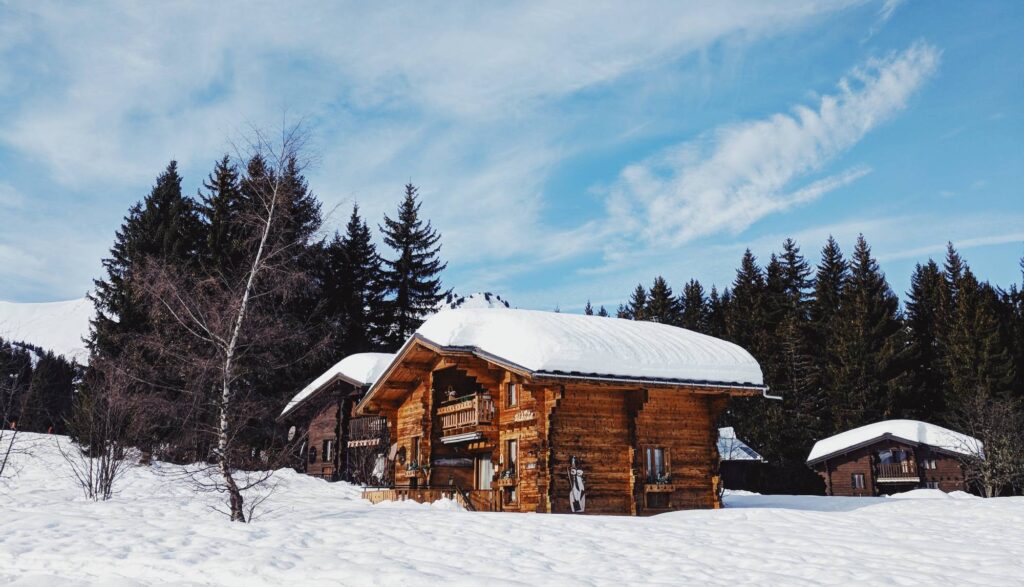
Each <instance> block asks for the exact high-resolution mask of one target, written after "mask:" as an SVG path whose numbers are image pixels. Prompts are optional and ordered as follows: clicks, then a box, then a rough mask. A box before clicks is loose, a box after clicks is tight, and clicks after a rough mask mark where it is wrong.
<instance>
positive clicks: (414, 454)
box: [409, 436, 420, 466]
mask: <svg viewBox="0 0 1024 587" xmlns="http://www.w3.org/2000/svg"><path fill="white" fill-rule="evenodd" d="M410 452H411V454H410V455H409V461H410V462H412V463H416V465H417V466H419V464H420V437H419V436H413V437H412V450H411V451H410Z"/></svg>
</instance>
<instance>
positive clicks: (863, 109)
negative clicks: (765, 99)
mask: <svg viewBox="0 0 1024 587" xmlns="http://www.w3.org/2000/svg"><path fill="white" fill-rule="evenodd" d="M938 64H939V51H938V50H937V49H936V48H934V47H933V46H931V45H928V44H925V43H916V44H914V45H912V46H911V47H910V48H908V49H906V50H905V51H902V52H900V53H895V54H892V55H889V56H888V57H885V58H883V59H872V60H870V61H868V62H867V63H866V64H864V65H863V66H861V67H857V68H856V69H854V70H853V71H852V72H851V73H850V74H849V75H847V76H846V77H844V78H843V79H842V80H840V82H839V84H838V91H837V92H836V93H834V94H829V95H825V96H822V97H821V98H820V99H819V100H818V103H817V104H816V105H815V106H814V107H808V106H797V107H795V108H794V109H793V111H792V112H791V113H788V114H782V113H780V114H775V115H773V116H770V117H768V118H766V119H763V120H757V121H752V122H743V123H738V124H733V125H729V126H725V127H723V128H719V129H716V130H715V131H713V132H710V133H708V135H707V136H705V137H702V138H701V139H700V140H698V141H694V142H690V143H684V144H682V145H678V146H675V147H672V148H670V149H667V150H665V151H664V152H662V153H661V154H659V155H657V156H655V157H652V158H650V159H648V160H645V161H642V162H640V163H637V164H634V165H631V166H629V167H627V168H625V169H624V170H623V171H622V173H621V175H620V178H619V181H618V182H617V183H616V185H614V186H613V187H612V189H611V194H610V196H609V204H608V207H609V211H610V213H611V214H612V216H613V217H624V226H625V227H626V228H627V229H628V230H634V231H637V232H639V234H641V235H642V237H643V238H644V239H645V240H646V241H648V242H661V243H667V244H669V245H672V246H679V245H681V244H683V243H686V242H688V241H691V240H693V239H695V238H697V237H701V236H706V235H710V234H715V233H718V232H723V231H724V232H731V233H738V232H740V231H742V230H744V229H746V228H747V227H749V226H750V225H751V224H753V223H754V222H756V221H758V220H759V219H761V218H763V217H764V216H766V215H768V214H772V213H775V212H779V211H782V210H786V209H788V208H791V207H793V206H797V205H800V204H805V203H807V202H810V201H813V200H815V199H817V198H820V197H821V196H822V195H823V194H824V193H826V192H828V191H831V190H834V189H836V188H838V187H840V186H843V185H847V184H849V183H850V182H852V181H854V180H856V179H858V178H859V177H862V176H863V175H864V174H866V173H867V169H866V168H861V167H855V168H852V169H848V170H846V171H843V172H841V173H839V174H836V175H832V176H829V177H826V178H824V179H820V180H817V181H815V182H813V183H810V184H809V185H806V186H803V187H796V188H794V187H793V186H794V184H795V183H797V182H798V181H799V180H803V179H805V178H807V177H808V176H810V175H812V174H814V173H816V172H819V171H821V170H822V169H823V168H824V167H825V166H826V165H827V164H829V163H831V162H833V161H834V160H835V159H836V158H837V157H838V156H839V155H840V154H842V153H844V152H845V151H847V150H849V149H850V148H851V147H853V146H854V145H855V144H857V143H858V142H859V141H860V140H861V139H862V138H864V136H865V135H866V134H867V133H868V132H869V131H871V130H872V129H873V128H875V127H876V126H878V125H879V124H881V123H882V122H885V121H886V120H887V119H889V118H890V117H892V116H893V115H894V114H896V113H897V112H899V111H900V110H902V109H903V108H904V107H905V106H906V104H907V101H908V100H909V99H910V97H911V96H912V95H913V94H914V93H915V92H916V91H917V90H918V89H919V88H920V87H921V85H922V84H923V83H924V82H925V81H926V80H927V79H928V78H929V77H931V75H932V74H933V73H934V72H935V70H936V69H937V67H938Z"/></svg>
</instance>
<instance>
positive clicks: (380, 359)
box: [281, 353, 395, 416]
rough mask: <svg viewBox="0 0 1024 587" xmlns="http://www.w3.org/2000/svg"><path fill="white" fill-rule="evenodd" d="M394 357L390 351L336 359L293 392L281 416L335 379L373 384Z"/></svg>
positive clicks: (357, 383) (357, 384) (359, 384)
mask: <svg viewBox="0 0 1024 587" xmlns="http://www.w3.org/2000/svg"><path fill="white" fill-rule="evenodd" d="M394 358H395V355H394V354H392V353H356V354H354V355H349V356H347V357H345V358H344V359H342V360H340V361H338V362H337V363H335V364H334V366H333V367H331V368H330V369H328V370H326V371H324V372H323V374H321V375H320V376H319V377H317V378H316V379H314V380H313V382H312V383H310V384H309V385H307V386H306V387H304V388H303V389H302V391H300V392H299V393H297V394H295V397H293V398H292V399H291V401H289V402H288V405H287V406H285V407H284V410H282V411H281V416H286V415H287V414H288V413H289V412H291V411H293V410H295V409H296V408H298V407H299V406H300V405H301V404H302V402H304V401H306V400H308V399H309V398H311V397H313V396H314V395H316V394H317V393H318V392H319V391H320V390H322V389H324V388H325V387H327V386H328V385H330V384H331V383H334V382H335V381H345V382H346V383H350V384H352V385H354V386H356V387H364V386H367V385H373V384H374V382H376V381H377V379H378V378H379V377H380V376H381V373H383V372H384V370H385V369H387V367H388V365H390V364H391V360H392V359H394Z"/></svg>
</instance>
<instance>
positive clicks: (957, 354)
mask: <svg viewBox="0 0 1024 587" xmlns="http://www.w3.org/2000/svg"><path fill="white" fill-rule="evenodd" d="M944 273H945V275H944V277H945V286H946V287H945V289H944V292H943V296H942V303H941V304H940V308H941V323H942V328H941V329H940V336H939V340H940V344H941V350H942V354H943V359H944V361H943V362H944V369H943V373H944V375H945V376H946V377H947V378H948V385H947V386H946V387H945V391H946V397H945V400H944V407H945V413H944V415H945V416H946V417H947V418H948V417H950V416H952V414H953V413H954V412H956V411H957V410H958V409H960V408H961V406H963V405H964V404H965V403H967V402H969V401H970V399H969V398H971V397H972V396H974V395H977V394H982V395H987V396H994V395H999V394H1004V393H1007V392H1009V391H1010V389H1011V388H1012V386H1013V381H1014V368H1013V359H1012V355H1011V352H1010V348H1009V345H1008V344H1007V341H1006V339H1005V338H1004V331H1003V330H1001V329H1000V323H999V317H998V315H999V309H998V306H999V296H998V294H997V293H996V291H995V289H994V288H992V286H990V285H989V284H988V283H979V282H978V279H977V278H976V277H975V276H974V273H973V272H972V271H971V269H970V267H968V266H967V264H966V263H965V262H964V260H963V258H962V257H961V256H960V254H959V253H957V251H956V249H955V248H954V247H953V245H952V244H949V245H948V247H947V252H946V263H945V272H944Z"/></svg>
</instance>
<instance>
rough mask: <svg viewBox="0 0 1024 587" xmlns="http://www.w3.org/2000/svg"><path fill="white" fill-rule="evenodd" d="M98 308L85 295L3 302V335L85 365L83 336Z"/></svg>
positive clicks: (0, 314) (0, 305)
mask: <svg viewBox="0 0 1024 587" xmlns="http://www.w3.org/2000/svg"><path fill="white" fill-rule="evenodd" d="M95 315H96V310H95V308H94V307H93V305H92V302H90V301H89V300H88V299H86V298H82V299H78V300H69V301H66V302H44V303H16V302H0V337H2V338H5V339H7V340H9V341H19V342H27V343H31V344H34V345H36V346H39V347H42V348H44V349H46V350H49V351H53V352H54V354H57V355H64V357H65V358H67V359H70V360H74V361H77V362H78V363H79V364H81V365H84V364H86V363H87V362H88V360H89V350H88V349H87V348H86V346H85V343H84V342H83V341H82V339H83V338H84V337H86V336H88V335H89V321H90V320H92V318H93V316H95Z"/></svg>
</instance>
